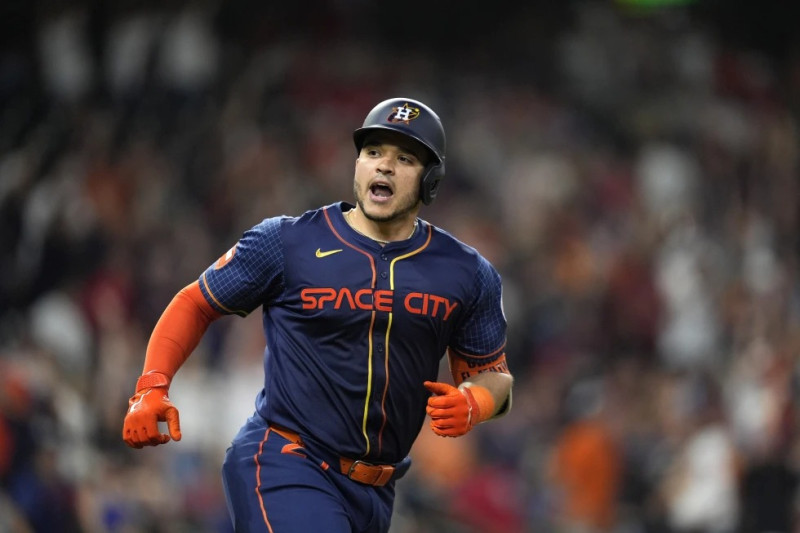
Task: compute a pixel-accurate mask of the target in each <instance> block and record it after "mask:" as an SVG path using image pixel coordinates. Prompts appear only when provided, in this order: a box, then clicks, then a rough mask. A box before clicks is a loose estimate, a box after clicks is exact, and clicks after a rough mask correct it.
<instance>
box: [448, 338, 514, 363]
mask: <svg viewBox="0 0 800 533" xmlns="http://www.w3.org/2000/svg"><path fill="white" fill-rule="evenodd" d="M447 349H448V350H451V351H453V352H455V353H457V354H460V355H463V356H465V357H472V358H473V359H488V358H490V357H494V356H496V355H497V354H498V353H500V352H502V351H504V350H505V349H506V343H505V342H503V344H502V345H500V347H499V348H498V349H496V350H495V351H493V352H492V353H487V354H484V355H475V354H471V353H464V352H462V351H460V350H456V349H455V348H447Z"/></svg>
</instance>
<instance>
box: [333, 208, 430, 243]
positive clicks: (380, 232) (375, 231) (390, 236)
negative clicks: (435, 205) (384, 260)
mask: <svg viewBox="0 0 800 533" xmlns="http://www.w3.org/2000/svg"><path fill="white" fill-rule="evenodd" d="M344 219H345V220H346V221H347V223H348V224H349V225H350V227H351V228H353V229H354V230H356V232H358V233H360V234H361V235H363V236H365V237H367V238H370V239H372V240H373V241H375V242H377V243H378V244H380V245H385V244H389V243H390V242H392V241H403V240H406V239H410V238H411V237H412V236H413V235H414V232H415V231H417V217H413V220H410V221H395V222H384V223H380V222H375V221H373V220H370V219H368V218H367V217H366V216H364V214H363V213H362V212H361V210H360V209H359V208H358V206H356V207H354V208H353V209H351V210H350V211H347V212H345V214H344Z"/></svg>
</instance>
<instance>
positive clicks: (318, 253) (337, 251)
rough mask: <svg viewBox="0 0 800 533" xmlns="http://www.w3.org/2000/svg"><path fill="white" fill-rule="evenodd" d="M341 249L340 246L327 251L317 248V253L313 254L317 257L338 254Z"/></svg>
mask: <svg viewBox="0 0 800 533" xmlns="http://www.w3.org/2000/svg"><path fill="white" fill-rule="evenodd" d="M341 251H342V249H341V248H340V249H338V250H328V251H327V252H323V251H322V250H320V249H319V248H317V253H316V254H315V255H316V256H317V257H328V256H329V255H333V254H338V253H339V252H341Z"/></svg>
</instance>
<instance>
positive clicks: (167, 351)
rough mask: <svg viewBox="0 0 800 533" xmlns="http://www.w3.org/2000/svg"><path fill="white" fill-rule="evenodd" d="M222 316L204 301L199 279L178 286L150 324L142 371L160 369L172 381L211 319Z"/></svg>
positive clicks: (148, 372)
mask: <svg viewBox="0 0 800 533" xmlns="http://www.w3.org/2000/svg"><path fill="white" fill-rule="evenodd" d="M221 316H222V314H221V313H219V312H218V311H217V310H215V309H214V308H213V307H211V305H210V304H209V303H208V302H207V301H206V299H205V297H204V296H203V293H202V291H201V290H200V284H199V282H197V281H195V282H194V283H191V284H189V285H187V286H186V287H184V288H183V289H181V291H180V292H178V294H176V295H175V297H174V298H173V299H172V301H171V302H170V303H169V305H168V306H167V307H166V309H164V312H163V313H162V314H161V318H159V319H158V322H157V323H156V326H155V328H153V333H152V334H151V335H150V341H149V342H148V344H147V353H146V354H145V359H144V370H143V371H142V374H143V375H146V374H150V373H159V374H163V375H165V376H167V378H168V379H169V380H170V381H171V380H172V378H173V377H174V376H175V373H176V372H177V371H178V369H179V368H180V367H181V365H183V363H184V362H185V361H186V359H188V358H189V355H191V353H192V352H193V351H194V349H195V348H197V345H198V344H200V339H202V337H203V335H204V334H205V332H206V330H208V326H209V325H210V324H211V322H213V321H214V320H216V319H218V318H219V317H221Z"/></svg>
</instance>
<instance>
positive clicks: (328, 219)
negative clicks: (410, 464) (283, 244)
mask: <svg viewBox="0 0 800 533" xmlns="http://www.w3.org/2000/svg"><path fill="white" fill-rule="evenodd" d="M322 214H323V215H325V221H326V222H327V224H328V227H329V228H330V229H331V232H333V234H334V235H335V236H336V238H337V239H339V240H340V241H341V242H342V244H344V245H345V246H348V247H349V248H352V249H353V250H355V251H356V252H358V253H360V254H363V255H365V256H366V257H367V259H369V266H370V268H371V269H372V282H371V283H372V285H371V287H370V288H371V289H374V288H375V287H376V284H377V279H378V276H377V274H376V271H375V260H374V259H373V258H372V255H371V254H370V253H368V252H365V251H364V250H362V249H361V248H359V247H357V246H355V245H353V244H351V243H349V242H348V241H347V240H345V239H344V237H342V236H341V235H339V232H338V231H336V228H334V227H333V223H332V222H331V217H330V215H328V208H327V207H326V208H324V209H323V210H322ZM375 316H376V312H375V311H374V310H373V311H372V317H371V318H370V322H369V338H368V340H367V343H368V346H369V348H368V349H367V394H366V396H365V397H364V415H363V416H362V418H361V434H362V435H363V436H364V443H365V449H364V455H367V454H369V451H370V443H369V435H367V419H368V415H369V397H370V396H371V395H372V373H373V370H372V353H373V351H372V350H373V348H372V332H373V330H374V329H375ZM387 348H388V346H387Z"/></svg>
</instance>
